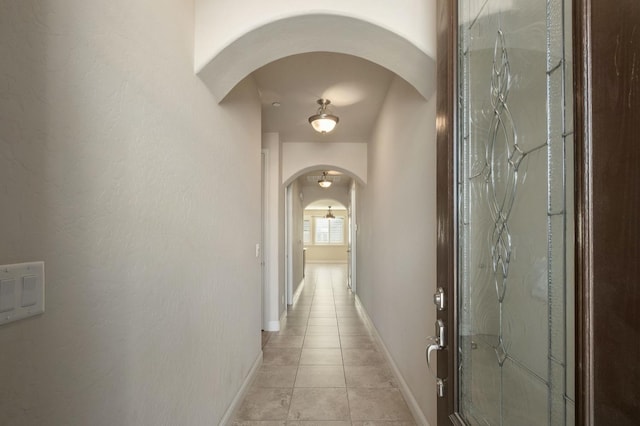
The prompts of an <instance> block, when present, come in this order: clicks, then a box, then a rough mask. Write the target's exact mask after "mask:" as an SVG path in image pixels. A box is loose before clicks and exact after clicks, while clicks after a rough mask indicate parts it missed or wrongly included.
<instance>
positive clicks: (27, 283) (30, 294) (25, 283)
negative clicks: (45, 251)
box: [21, 275, 38, 308]
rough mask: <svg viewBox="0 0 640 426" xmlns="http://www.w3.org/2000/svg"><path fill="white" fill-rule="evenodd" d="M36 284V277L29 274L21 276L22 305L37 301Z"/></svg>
mask: <svg viewBox="0 0 640 426" xmlns="http://www.w3.org/2000/svg"><path fill="white" fill-rule="evenodd" d="M37 284H38V277H36V276H35V275H30V276H28V277H22V303H21V305H22V307H23V308H26V307H27V306H33V305H35V304H36V303H38V292H37V289H36V286H37Z"/></svg>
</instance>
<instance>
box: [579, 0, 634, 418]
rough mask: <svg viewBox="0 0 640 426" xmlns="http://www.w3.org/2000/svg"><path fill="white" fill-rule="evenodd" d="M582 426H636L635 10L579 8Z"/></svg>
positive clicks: (603, 1)
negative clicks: (583, 425)
mask: <svg viewBox="0 0 640 426" xmlns="http://www.w3.org/2000/svg"><path fill="white" fill-rule="evenodd" d="M574 22H575V24H574V26H575V28H576V37H575V41H576V45H575V51H576V55H575V58H576V71H577V72H576V106H577V107H578V108H577V110H576V123H577V124H580V125H578V126H576V132H577V136H578V137H577V148H578V157H577V159H576V160H577V162H576V166H577V172H578V173H577V176H576V177H577V188H576V190H577V195H578V198H577V208H578V212H579V217H578V222H577V223H578V230H579V233H578V235H577V237H578V238H577V246H576V253H577V254H578V265H577V266H578V267H577V276H578V292H579V293H578V294H579V295H580V297H579V299H578V300H579V303H580V305H579V309H580V316H579V318H578V324H579V333H578V339H579V345H578V348H579V351H578V358H579V360H578V361H579V364H578V365H579V368H580V371H579V373H580V374H579V375H578V389H579V391H580V392H581V401H579V407H578V410H579V411H578V423H579V424H589V425H590V424H596V425H617V426H623V425H637V424H640V218H639V217H638V212H639V210H640V2H638V1H637V0H619V1H616V2H610V1H607V0H590V1H589V0H583V1H578V2H576V7H575V16H574Z"/></svg>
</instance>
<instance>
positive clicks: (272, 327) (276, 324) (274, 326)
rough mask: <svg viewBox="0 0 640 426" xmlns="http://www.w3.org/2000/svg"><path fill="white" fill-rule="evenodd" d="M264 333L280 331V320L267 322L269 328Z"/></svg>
mask: <svg viewBox="0 0 640 426" xmlns="http://www.w3.org/2000/svg"><path fill="white" fill-rule="evenodd" d="M264 331H280V320H278V321H269V322H267V328H265V329H264Z"/></svg>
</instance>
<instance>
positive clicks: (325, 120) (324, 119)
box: [309, 114, 339, 133]
mask: <svg viewBox="0 0 640 426" xmlns="http://www.w3.org/2000/svg"><path fill="white" fill-rule="evenodd" d="M338 121H339V119H338V117H336V116H335V115H331V114H316V115H313V116H311V117H309V123H311V126H313V129H314V130H315V131H316V132H318V133H329V132H330V131H332V130H333V129H334V128H335V127H336V124H338Z"/></svg>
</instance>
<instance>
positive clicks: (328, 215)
mask: <svg viewBox="0 0 640 426" xmlns="http://www.w3.org/2000/svg"><path fill="white" fill-rule="evenodd" d="M324 218H325V219H335V218H336V217H335V216H334V215H333V213H331V206H329V210H327V214H326V215H324Z"/></svg>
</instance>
